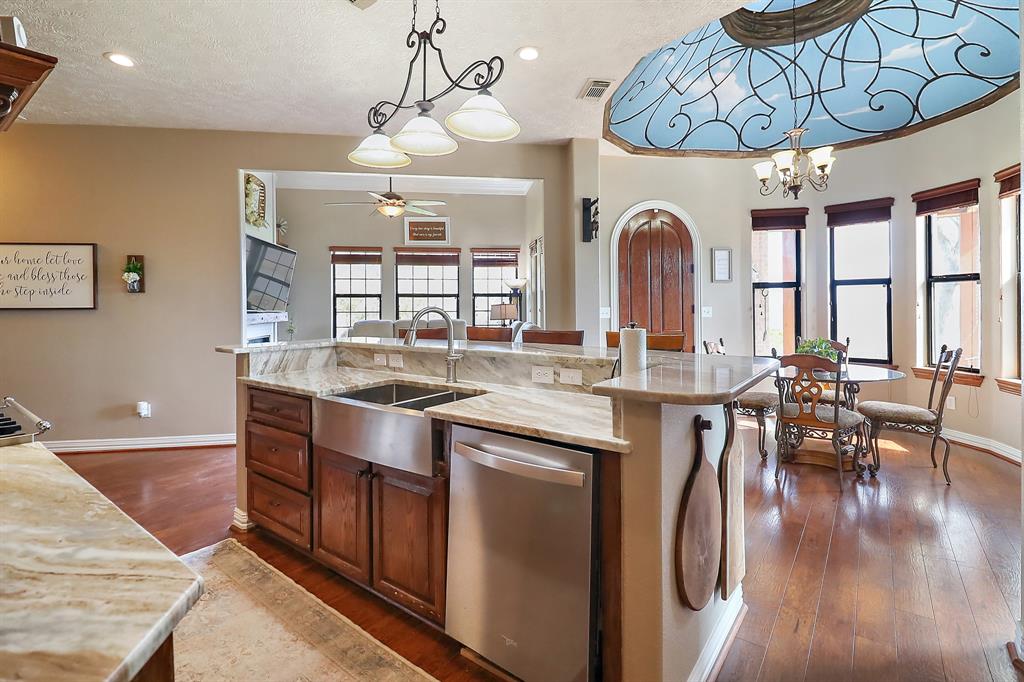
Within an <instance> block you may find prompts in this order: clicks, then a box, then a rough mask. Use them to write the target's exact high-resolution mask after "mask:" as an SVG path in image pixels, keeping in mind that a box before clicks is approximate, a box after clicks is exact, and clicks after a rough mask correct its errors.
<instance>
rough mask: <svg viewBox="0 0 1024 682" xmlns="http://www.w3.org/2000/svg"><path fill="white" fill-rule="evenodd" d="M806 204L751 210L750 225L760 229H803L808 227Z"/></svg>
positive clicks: (808, 210) (752, 227)
mask: <svg viewBox="0 0 1024 682" xmlns="http://www.w3.org/2000/svg"><path fill="white" fill-rule="evenodd" d="M810 212H811V209H809V208H807V207H806V206H794V207H793V208H755V209H754V210H752V211H751V212H750V227H751V229H753V230H755V231H759V230H803V229H805V228H806V227H807V215H808V214H809V213H810Z"/></svg>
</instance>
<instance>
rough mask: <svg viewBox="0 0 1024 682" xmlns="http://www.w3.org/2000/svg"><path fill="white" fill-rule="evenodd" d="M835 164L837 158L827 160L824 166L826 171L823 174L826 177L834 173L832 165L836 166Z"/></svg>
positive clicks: (831, 157)
mask: <svg viewBox="0 0 1024 682" xmlns="http://www.w3.org/2000/svg"><path fill="white" fill-rule="evenodd" d="M835 162H836V157H834V156H830V157H828V158H827V159H825V163H824V164H822V165H824V166H825V169H824V170H823V171H822V173H824V174H825V175H829V174H830V173H831V172H832V164H834V163H835Z"/></svg>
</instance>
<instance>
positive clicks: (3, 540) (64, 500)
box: [0, 443, 203, 681]
mask: <svg viewBox="0 0 1024 682" xmlns="http://www.w3.org/2000/svg"><path fill="white" fill-rule="evenodd" d="M202 592H203V583H202V579H201V578H200V577H199V576H197V575H196V574H195V573H193V572H192V571H191V570H190V569H189V568H188V567H187V566H185V564H183V563H182V562H181V560H179V559H178V557H176V556H175V555H174V554H173V553H172V552H171V551H170V550H169V549H167V548H166V547H164V546H163V545H162V544H160V543H159V542H158V541H157V540H156V538H154V537H153V536H152V535H150V534H149V533H147V532H146V531H145V530H144V529H143V528H142V527H141V526H139V525H138V524H137V523H135V522H134V521H132V520H131V519H130V518H128V516H126V515H125V514H124V512H122V511H121V510H120V509H118V508H117V507H116V506H114V504H113V503H112V502H110V500H108V499H107V498H105V497H104V496H103V495H102V494H100V492H99V491H97V490H96V489H95V488H93V487H92V486H91V485H89V483H88V482H86V481H85V479H83V478H82V477H80V476H79V475H78V474H76V473H75V472H74V471H73V470H72V469H71V468H70V467H69V466H67V465H66V464H64V463H63V462H61V461H60V459H58V458H57V456H56V455H54V454H53V453H51V452H50V451H49V450H47V449H46V448H45V447H43V446H42V445H41V444H39V443H29V444H24V445H9V446H6V447H0V677H2V678H4V679H18V680H54V679H64V678H65V677H67V676H68V675H69V674H71V673H72V672H73V677H74V679H76V680H113V681H120V680H130V679H131V678H132V677H134V676H135V674H136V673H138V671H139V670H140V669H141V668H142V666H143V665H144V664H145V663H146V661H148V660H149V658H150V656H152V655H153V653H154V652H155V651H156V650H157V648H158V647H159V646H160V645H161V644H162V643H163V641H164V640H165V639H166V638H167V636H168V635H169V634H170V633H171V631H172V630H173V629H174V626H175V625H177V624H178V622H179V621H180V620H181V619H182V617H184V615H185V614H186V613H187V612H188V610H189V609H190V608H191V607H192V605H193V604H195V603H196V601H197V600H198V599H199V597H200V595H201V594H202Z"/></svg>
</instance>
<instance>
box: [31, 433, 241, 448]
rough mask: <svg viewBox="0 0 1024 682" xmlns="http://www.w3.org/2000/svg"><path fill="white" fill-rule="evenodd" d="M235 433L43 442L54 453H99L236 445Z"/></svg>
mask: <svg viewBox="0 0 1024 682" xmlns="http://www.w3.org/2000/svg"><path fill="white" fill-rule="evenodd" d="M234 444H235V434H233V433H209V434H202V435H197V436H149V437H146V438H96V439H91V440H48V441H43V445H45V446H46V447H47V448H48V449H50V450H51V451H52V452H99V451H102V450H149V449H153V450H160V449H168V448H191V447H202V446H209V445H234Z"/></svg>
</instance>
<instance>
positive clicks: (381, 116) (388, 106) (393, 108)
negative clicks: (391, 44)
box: [366, 29, 426, 130]
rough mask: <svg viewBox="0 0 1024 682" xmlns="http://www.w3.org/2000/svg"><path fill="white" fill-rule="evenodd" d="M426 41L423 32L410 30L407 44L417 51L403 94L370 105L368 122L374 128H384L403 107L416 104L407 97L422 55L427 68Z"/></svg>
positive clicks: (410, 107)
mask: <svg viewBox="0 0 1024 682" xmlns="http://www.w3.org/2000/svg"><path fill="white" fill-rule="evenodd" d="M424 42H425V39H424V37H423V34H421V33H419V32H418V31H416V30H415V29H413V30H411V31H409V35H407V36H406V38H405V44H406V46H407V47H409V48H415V49H416V52H414V53H413V55H412V59H410V60H409V68H408V70H407V71H406V74H405V87H404V88H403V89H402V96H401V97H399V98H398V102H392V101H390V100H386V99H382V100H381V101H379V102H377V103H376V104H374V105H373V106H372V107H370V110H369V111H368V112H366V122H367V123H368V124H369V125H370V127H371V128H373V129H374V130H376V129H378V128H383V127H384V126H385V125H387V123H388V121H390V120H391V119H392V118H394V116H395V114H397V113H398V112H399V111H401V110H402V109H412V108H413V107H414V106H415V104H414V103H410V104H406V98H407V97H408V96H409V88H410V86H411V85H412V74H413V69H415V68H416V60H417V59H419V58H420V56H421V55H422V56H423V57H424V69H425V68H426V50H424V49H423V44H424ZM425 82H426V81H424V83H425ZM389 110H390V111H389Z"/></svg>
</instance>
